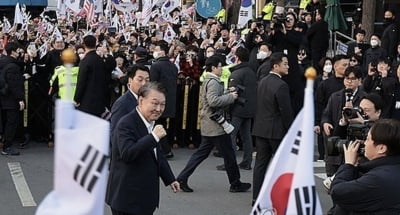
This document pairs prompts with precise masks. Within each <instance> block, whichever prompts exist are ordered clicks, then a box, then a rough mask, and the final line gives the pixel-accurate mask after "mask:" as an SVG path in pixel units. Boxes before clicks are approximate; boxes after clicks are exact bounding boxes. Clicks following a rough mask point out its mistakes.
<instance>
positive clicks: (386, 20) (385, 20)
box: [383, 18, 394, 25]
mask: <svg viewBox="0 0 400 215" xmlns="http://www.w3.org/2000/svg"><path fill="white" fill-rule="evenodd" d="M393 21H394V20H393V18H384V19H383V23H384V24H385V25H389V24H391V23H392V22H393Z"/></svg>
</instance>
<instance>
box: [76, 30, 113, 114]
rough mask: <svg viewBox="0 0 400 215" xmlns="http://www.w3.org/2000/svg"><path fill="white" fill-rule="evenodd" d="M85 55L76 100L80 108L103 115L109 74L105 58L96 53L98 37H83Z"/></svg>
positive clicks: (80, 65) (80, 68)
mask: <svg viewBox="0 0 400 215" xmlns="http://www.w3.org/2000/svg"><path fill="white" fill-rule="evenodd" d="M83 44H84V47H85V57H84V58H83V60H82V61H81V62H80V64H79V74H78V81H77V84H76V91H75V97H74V101H75V102H76V106H77V108H78V109H79V110H81V111H83V112H86V113H89V114H92V115H95V116H101V114H102V113H103V112H104V111H105V107H106V104H107V101H106V98H107V96H106V95H107V93H108V92H107V86H108V83H107V80H108V77H107V74H106V71H105V68H106V65H105V64H104V61H103V59H102V58H101V57H100V56H99V55H97V54H96V38H95V37H94V36H92V35H88V36H86V37H84V38H83Z"/></svg>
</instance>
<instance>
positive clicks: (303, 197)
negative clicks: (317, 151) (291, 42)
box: [250, 69, 322, 215]
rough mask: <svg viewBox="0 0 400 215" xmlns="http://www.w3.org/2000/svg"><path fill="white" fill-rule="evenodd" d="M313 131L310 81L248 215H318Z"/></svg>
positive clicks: (318, 204)
mask: <svg viewBox="0 0 400 215" xmlns="http://www.w3.org/2000/svg"><path fill="white" fill-rule="evenodd" d="M308 70H310V69H308ZM313 127H314V103H313V80H307V87H306V89H305V97H304V106H303V109H302V110H301V111H300V113H299V114H298V115H297V117H296V119H295V121H294V122H293V124H292V126H291V127H290V129H289V131H288V133H287V134H286V136H285V137H284V139H283V140H282V142H281V144H280V146H279V148H278V150H277V152H276V154H275V155H274V157H273V159H272V162H271V163H270V164H269V167H268V171H267V173H266V175H265V179H264V183H263V185H262V188H261V191H260V194H259V195H258V197H257V200H256V202H255V204H254V207H253V209H252V211H251V213H250V215H261V214H276V215H291V214H309V215H319V214H321V215H322V209H321V205H320V202H319V198H318V195H317V192H316V190H315V180H314V172H313V157H314V132H313Z"/></svg>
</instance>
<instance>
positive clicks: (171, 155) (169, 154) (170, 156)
mask: <svg viewBox="0 0 400 215" xmlns="http://www.w3.org/2000/svg"><path fill="white" fill-rule="evenodd" d="M173 157H174V153H172V152H169V153H168V154H165V158H167V159H170V158H173Z"/></svg>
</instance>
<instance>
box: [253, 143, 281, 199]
mask: <svg viewBox="0 0 400 215" xmlns="http://www.w3.org/2000/svg"><path fill="white" fill-rule="evenodd" d="M280 143H281V140H273V139H266V138H262V137H256V150H257V156H256V162H255V164H254V171H253V200H254V201H255V200H256V199H257V196H258V193H259V192H260V190H261V186H262V184H263V182H264V177H265V173H266V172H267V168H268V165H269V162H270V161H271V159H272V157H273V156H274V154H275V152H276V150H278V147H279V144H280Z"/></svg>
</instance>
